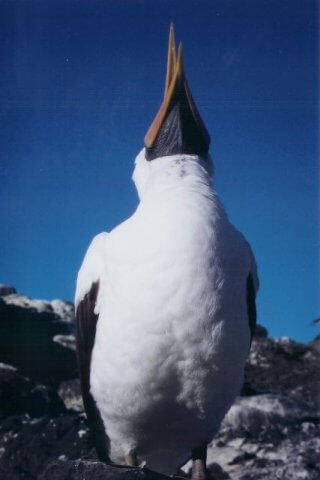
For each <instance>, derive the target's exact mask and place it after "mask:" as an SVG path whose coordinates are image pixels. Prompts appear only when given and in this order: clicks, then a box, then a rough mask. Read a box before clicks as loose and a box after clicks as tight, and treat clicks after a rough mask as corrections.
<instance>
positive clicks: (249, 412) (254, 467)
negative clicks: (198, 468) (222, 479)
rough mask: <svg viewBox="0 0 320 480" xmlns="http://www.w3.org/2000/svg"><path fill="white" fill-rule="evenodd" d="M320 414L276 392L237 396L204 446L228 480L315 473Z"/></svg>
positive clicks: (319, 472)
mask: <svg viewBox="0 0 320 480" xmlns="http://www.w3.org/2000/svg"><path fill="white" fill-rule="evenodd" d="M319 435H320V415H319V412H317V411H315V410H313V409H312V408H311V407H310V406H309V405H308V404H305V403H303V402H300V401H298V400H294V399H292V398H289V397H286V396H282V395H275V394H266V395H257V396H252V397H242V398H239V399H237V401H236V403H235V404H234V405H233V406H232V407H231V409H230V410H229V412H228V414H227V415H226V417H225V419H224V421H223V423H222V425H221V428H220V431H219V433H218V435H217V436H216V438H215V439H214V441H213V442H212V444H211V445H210V447H209V449H208V464H209V465H210V463H211V462H217V463H218V464H219V465H220V466H221V467H222V469H223V470H224V471H225V472H227V473H228V475H230V477H231V478H232V479H233V480H250V479H252V480H257V479H259V480H260V479H265V480H267V479H268V480H269V479H270V478H276V479H288V480H289V479H290V480H297V479H300V478H304V479H308V480H316V479H318V478H320V458H319V454H318V452H319V448H320V438H319Z"/></svg>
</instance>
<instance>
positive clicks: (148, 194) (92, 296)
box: [75, 26, 258, 480]
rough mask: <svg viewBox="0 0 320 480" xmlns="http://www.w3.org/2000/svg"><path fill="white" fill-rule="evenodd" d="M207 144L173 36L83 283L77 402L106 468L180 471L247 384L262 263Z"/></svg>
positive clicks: (201, 471) (200, 453) (196, 475)
mask: <svg viewBox="0 0 320 480" xmlns="http://www.w3.org/2000/svg"><path fill="white" fill-rule="evenodd" d="M209 143H210V137H209V135H208V133H207V130H206V128H205V126H204V124H203V122H202V120H201V118H200V115H199V113H198V111H197V109H196V106H195V103H194V101H193V99H192V96H191V93H190V89H189V87H188V85H187V81H186V77H185V74H184V70H183V66H182V47H181V45H180V46H179V51H178V55H177V58H176V51H175V44H174V38H173V27H172V26H171V28H170V36H169V53H168V64H167V76H166V84H165V96H164V100H163V103H162V105H161V107H160V110H159V112H158V114H157V115H156V117H155V120H154V122H153V123H152V125H151V127H150V129H149V130H148V132H147V135H146V137H145V148H144V149H143V150H142V151H141V152H140V153H139V155H138V156H137V158H136V162H135V169H134V173H133V180H134V182H135V185H136V187H137V190H138V194H139V197H140V203H139V205H138V208H137V210H136V212H135V213H134V214H133V215H132V217H131V218H129V219H128V220H126V221H125V222H123V223H121V224H120V225H119V226H117V227H116V228H114V229H113V230H112V231H111V232H109V233H101V234H99V235H97V236H96V237H95V238H94V239H93V241H92V243H91V245H90V246H89V249H88V251H87V253H86V256H85V258H84V260H83V264H82V266H81V268H80V271H79V274H78V280H77V290H76V300H75V303H76V322H77V355H78V362H79V370H80V378H81V386H82V394H83V399H84V405H85V408H86V412H87V417H88V422H89V425H90V427H91V432H92V435H93V439H94V442H95V445H96V448H97V452H98V455H99V457H100V459H101V460H102V461H105V462H111V463H116V464H123V463H126V464H127V465H131V466H135V465H140V464H142V463H144V464H146V466H147V467H148V468H151V469H154V470H156V471H159V472H163V473H166V474H174V473H175V472H176V471H177V469H178V468H179V467H180V466H182V465H183V464H184V463H185V462H186V461H187V460H188V459H190V458H192V460H193V469H192V478H193V479H196V480H200V479H203V478H205V475H206V449H207V444H208V443H209V442H210V441H211V440H212V438H213V436H214V435H215V433H216V432H217V430H218V428H219V425H220V422H221V420H222V419H223V417H224V415H225V413H226V412H227V411H228V409H229V408H230V406H231V404H232V402H233V401H234V399H235V397H236V395H237V394H238V393H239V391H240V388H241V385H242V382H243V370H244V364H245V360H246V357H247V355H248V352H249V348H250V342H251V338H252V334H253V329H254V326H255V322H256V311H255V294H256V291H257V288H258V278H257V271H256V263H255V260H254V256H253V254H252V251H251V248H250V246H249V244H248V242H247V241H246V240H245V238H244V236H243V235H242V234H241V233H240V232H239V231H238V230H236V229H235V227H234V226H233V225H232V224H231V223H230V222H229V220H228V217H227V215H226V213H225V211H224V209H223V207H222V205H221V203H220V201H219V199H218V197H217V194H216V193H215V192H214V190H213V189H212V185H211V175H212V165H211V161H210V158H209V156H208V149H209Z"/></svg>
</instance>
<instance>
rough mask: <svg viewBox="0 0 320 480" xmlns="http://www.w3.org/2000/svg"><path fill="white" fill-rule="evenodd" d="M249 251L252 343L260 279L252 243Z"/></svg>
mask: <svg viewBox="0 0 320 480" xmlns="http://www.w3.org/2000/svg"><path fill="white" fill-rule="evenodd" d="M248 247H249V253H250V257H251V268H250V273H249V275H248V277H247V310H248V318H249V327H250V333H251V339H250V345H251V341H252V337H253V335H254V331H255V329H256V324H257V310H256V294H257V291H258V289H259V279H258V273H257V264H256V261H255V258H254V254H253V252H252V250H251V247H250V245H249V244H248Z"/></svg>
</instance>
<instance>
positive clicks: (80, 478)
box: [38, 460, 170, 480]
mask: <svg viewBox="0 0 320 480" xmlns="http://www.w3.org/2000/svg"><path fill="white" fill-rule="evenodd" d="M48 479H50V480H169V479H170V477H167V476H165V475H161V474H160V473H156V472H153V471H151V470H148V469H146V468H128V467H116V466H112V465H105V464H104V463H101V462H97V461H95V462H94V461H89V460H76V461H73V462H70V461H66V462H65V461H55V462H53V463H51V464H50V465H48V467H47V468H46V469H45V470H44V471H43V473H42V475H40V476H39V477H38V480H48Z"/></svg>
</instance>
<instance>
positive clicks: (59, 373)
mask: <svg viewBox="0 0 320 480" xmlns="http://www.w3.org/2000/svg"><path fill="white" fill-rule="evenodd" d="M72 322H73V306H72V304H71V303H70V302H63V301H61V300H59V301H58V300H54V301H53V302H47V301H43V300H33V299H30V298H28V297H25V296H22V295H18V294H10V295H6V296H5V297H0V361H2V362H4V363H8V364H10V365H14V366H15V367H17V368H18V369H19V371H20V372H21V374H22V375H24V376H27V377H30V378H32V379H33V380H35V381H38V382H41V383H45V384H50V385H52V386H55V387H56V386H57V385H58V384H59V383H60V382H61V381H62V380H69V379H71V378H74V377H75V376H77V367H76V358H75V353H74V351H73V350H72V348H70V345H71V344H72V340H71V337H67V338H68V346H67V348H66V342H62V341H61V339H60V336H70V335H72V333H73V323H72ZM57 336H58V337H57ZM54 338H56V341H54ZM57 338H58V341H57Z"/></svg>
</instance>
